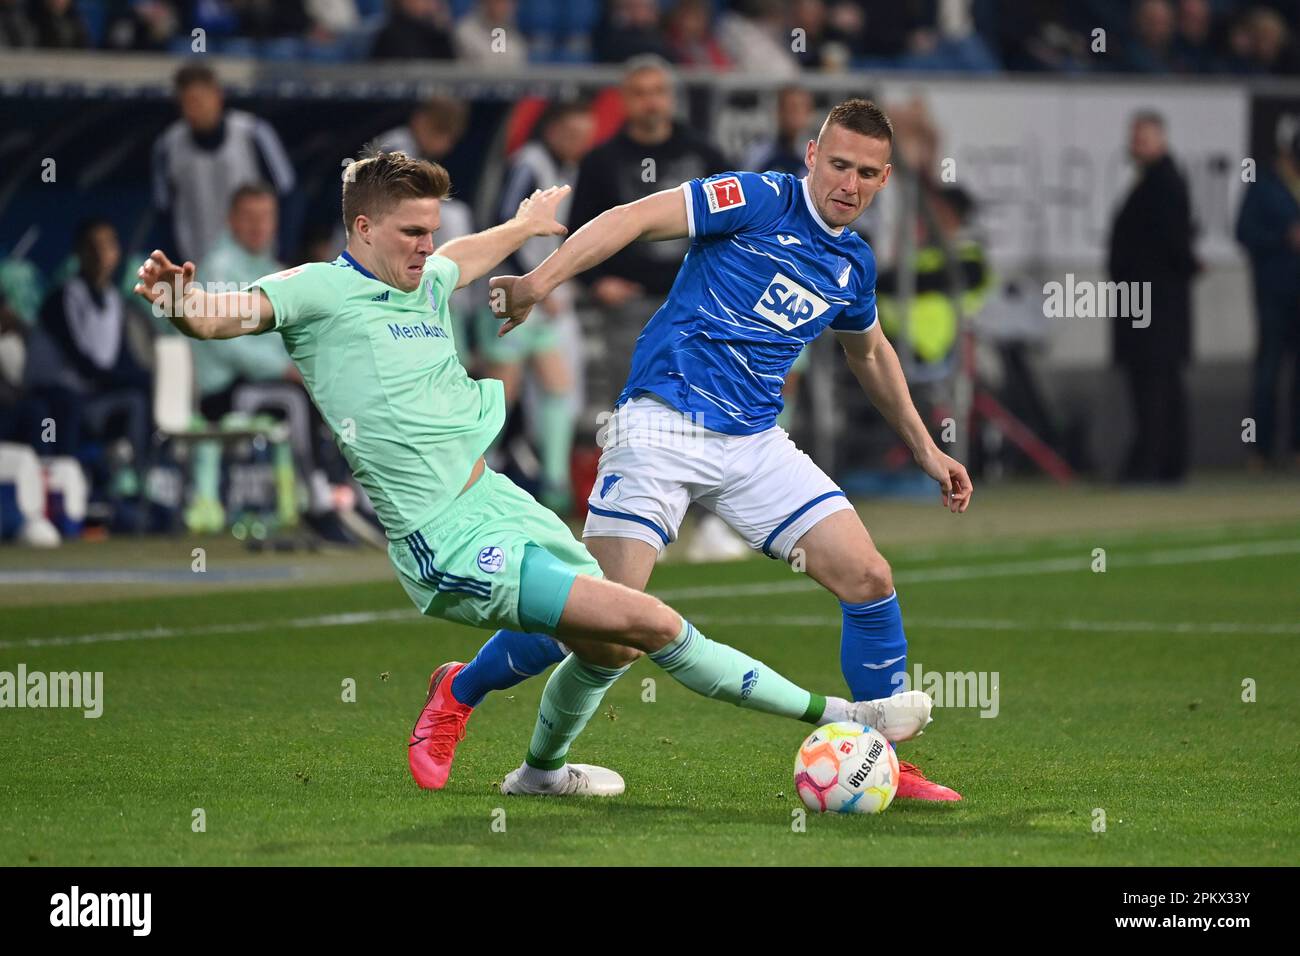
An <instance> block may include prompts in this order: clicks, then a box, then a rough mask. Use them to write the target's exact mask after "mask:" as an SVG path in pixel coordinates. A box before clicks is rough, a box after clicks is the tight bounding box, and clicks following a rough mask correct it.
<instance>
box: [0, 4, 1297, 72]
mask: <svg viewBox="0 0 1300 956" xmlns="http://www.w3.org/2000/svg"><path fill="white" fill-rule="evenodd" d="M195 30H201V31H203V44H204V46H203V50H202V52H214V53H224V54H227V55H240V56H258V57H267V58H275V59H290V60H293V59H312V60H318V61H326V62H328V61H335V62H338V61H348V60H365V59H397V58H401V59H433V60H460V61H465V62H476V63H491V64H492V65H493V66H494V67H499V68H502V69H509V68H510V67H511V66H512V65H521V64H523V63H527V62H532V63H551V62H560V63H621V62H623V61H625V60H626V59H627V58H628V57H631V56H636V55H639V54H644V53H653V54H656V55H658V56H662V57H664V58H665V59H666V60H668V61H669V62H672V63H675V64H678V65H680V66H689V67H699V68H704V69H713V70H742V71H743V70H762V71H765V72H768V73H769V74H770V75H782V76H793V75H795V74H797V73H798V72H799V71H801V70H805V69H807V70H842V69H849V68H854V69H863V68H866V69H889V68H891V67H895V68H900V69H908V70H971V71H982V72H994V71H1000V70H1013V71H1061V72H1078V71H1096V72H1132V73H1202V74H1215V73H1219V74H1222V73H1230V74H1272V75H1296V74H1300V35H1298V31H1300V0H1070V2H1066V0H996V2H995V0H791V2H785V0H608V2H605V3H600V2H597V0H529V2H524V3H519V2H516V0H389V2H387V3H385V2H384V0H0V47H40V48H46V49H79V48H94V49H106V50H142V51H155V52H157V51H165V52H172V53H192V52H200V51H199V50H196V48H195V33H194V31H195ZM1098 30H1100V31H1104V37H1102V36H1100V35H1099V34H1097V33H1096V31H1098ZM497 31H503V32H497ZM792 31H799V33H798V35H797V40H798V42H792V40H793V39H794V37H792Z"/></svg>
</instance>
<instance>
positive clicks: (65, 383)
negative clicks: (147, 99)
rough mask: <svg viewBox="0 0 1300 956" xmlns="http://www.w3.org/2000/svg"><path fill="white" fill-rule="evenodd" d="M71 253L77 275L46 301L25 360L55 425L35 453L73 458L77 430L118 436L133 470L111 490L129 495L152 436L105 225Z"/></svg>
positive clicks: (84, 231) (90, 228)
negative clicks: (74, 256) (124, 442)
mask: <svg viewBox="0 0 1300 956" xmlns="http://www.w3.org/2000/svg"><path fill="white" fill-rule="evenodd" d="M76 252H77V262H78V270H77V274H76V275H75V276H73V277H72V278H70V279H68V281H67V282H65V283H63V284H62V285H60V286H58V287H57V288H55V289H54V290H53V291H51V292H50V294H49V295H48V296H46V298H45V301H44V303H43V304H42V306H41V314H40V321H39V323H38V327H37V329H36V330H35V332H34V334H33V335H32V339H31V343H30V349H29V352H28V356H27V371H26V386H27V388H28V390H29V394H30V395H31V398H32V400H33V402H34V403H36V404H38V405H39V407H40V408H41V409H43V411H44V414H46V415H48V417H49V418H50V419H51V420H52V421H53V423H54V425H55V429H54V432H53V434H52V441H49V442H48V443H42V444H41V445H40V446H39V447H38V448H37V450H38V451H39V452H42V453H49V452H52V453H54V454H58V455H72V456H74V457H75V456H77V455H79V454H80V453H81V452H82V450H83V449H82V441H81V439H82V430H83V426H85V427H86V428H87V429H89V430H94V431H96V432H98V433H100V434H101V435H103V436H106V437H107V436H113V437H116V435H118V434H120V435H121V437H124V438H126V439H127V440H128V441H129V442H130V445H131V452H132V460H133V467H132V468H127V469H122V470H121V472H120V473H119V475H118V477H119V478H121V479H122V481H121V484H122V489H119V490H120V491H121V493H122V494H126V495H134V494H136V493H137V492H138V479H139V478H140V477H141V475H140V474H139V471H138V469H141V468H143V467H144V465H145V463H146V462H147V460H148V455H149V440H150V436H151V434H152V432H153V417H152V416H153V413H152V408H153V405H152V395H153V377H152V375H151V373H150V372H149V370H148V369H147V368H145V367H144V365H142V364H141V363H140V362H139V361H137V359H136V357H135V355H134V352H133V350H132V348H131V343H130V332H129V331H128V324H129V319H128V316H127V306H126V302H125V300H124V299H123V298H122V294H121V293H120V292H119V291H118V289H117V287H116V286H115V285H114V277H115V276H116V275H117V267H118V265H119V263H120V262H121V259H122V255H121V247H120V246H119V244H118V239H117V231H116V229H114V228H113V225H112V223H110V222H108V221H107V220H104V219H90V220H87V221H85V222H83V223H82V224H81V225H80V226H79V227H78V229H77V235H76ZM114 423H120V426H119V427H117V428H114V427H112V426H113V424H114Z"/></svg>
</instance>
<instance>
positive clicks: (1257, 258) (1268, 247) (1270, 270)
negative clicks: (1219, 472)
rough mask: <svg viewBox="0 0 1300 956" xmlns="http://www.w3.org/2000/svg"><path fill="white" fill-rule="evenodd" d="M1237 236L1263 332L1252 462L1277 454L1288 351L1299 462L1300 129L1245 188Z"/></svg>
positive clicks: (1257, 350)
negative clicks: (1292, 361) (1247, 260)
mask: <svg viewBox="0 0 1300 956" xmlns="http://www.w3.org/2000/svg"><path fill="white" fill-rule="evenodd" d="M1237 241H1238V242H1240V243H1241V244H1242V245H1243V246H1245V247H1246V251H1247V252H1248V253H1249V255H1250V268H1251V275H1252V278H1253V279H1254V285H1255V314H1256V315H1257V316H1258V319H1259V337H1258V339H1257V344H1256V346H1255V383H1254V396H1253V403H1252V404H1253V410H1252V414H1253V415H1254V416H1255V442H1256V444H1255V448H1256V449H1257V453H1256V455H1254V456H1252V464H1253V465H1254V466H1255V467H1260V466H1262V465H1263V464H1264V462H1266V461H1267V460H1268V459H1270V458H1271V457H1272V455H1273V447H1274V446H1273V442H1274V437H1275V433H1276V431H1277V415H1276V414H1275V410H1276V408H1277V387H1278V379H1279V378H1280V373H1281V370H1282V357H1283V353H1285V352H1288V351H1289V352H1291V353H1292V354H1293V355H1294V356H1295V360H1296V370H1295V376H1294V378H1293V380H1292V383H1291V452H1292V453H1293V454H1295V455H1296V456H1297V464H1300V133H1297V134H1296V137H1295V138H1294V139H1293V140H1292V141H1291V143H1290V145H1289V147H1288V148H1286V149H1283V150H1282V151H1281V153H1280V154H1279V155H1278V158H1277V164H1276V166H1275V167H1274V168H1273V169H1266V170H1261V172H1260V175H1259V180H1258V181H1257V182H1255V183H1252V184H1251V186H1250V188H1249V189H1247V190H1246V198H1245V199H1244V200H1242V203H1241V214H1240V216H1239V217H1238V218H1237Z"/></svg>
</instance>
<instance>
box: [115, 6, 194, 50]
mask: <svg viewBox="0 0 1300 956" xmlns="http://www.w3.org/2000/svg"><path fill="white" fill-rule="evenodd" d="M105 19H106V22H107V24H108V27H107V29H105V31H104V46H106V47H109V48H110V49H114V50H151V51H154V52H158V51H162V50H166V49H167V46H168V44H169V43H171V40H172V38H173V37H175V36H176V34H177V31H178V30H179V29H180V15H179V13H178V12H177V10H176V4H175V3H174V2H171V0H113V2H112V3H110V4H109V6H108V10H107V15H106V17H105Z"/></svg>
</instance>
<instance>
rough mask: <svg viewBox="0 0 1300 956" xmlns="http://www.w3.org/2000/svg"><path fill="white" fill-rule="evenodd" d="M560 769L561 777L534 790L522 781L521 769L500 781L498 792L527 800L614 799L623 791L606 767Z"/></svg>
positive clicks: (620, 782) (585, 765) (619, 779)
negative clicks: (557, 798) (562, 773)
mask: <svg viewBox="0 0 1300 956" xmlns="http://www.w3.org/2000/svg"><path fill="white" fill-rule="evenodd" d="M564 770H565V774H564V776H563V777H561V778H560V780H559V782H558V783H556V784H555V785H553V786H550V787H538V786H536V785H534V784H533V783H531V782H529V781H528V780H527V779H526V777H525V774H524V767H523V766H521V767H520V768H519V769H518V770H512V771H510V773H508V774H507V775H506V778H505V780H503V781H501V792H502V793H504V794H506V795H507V796H527V797H617V796H618V795H619V794H620V793H622V792H623V789H624V785H623V778H622V777H620V776H619V775H618V774H617V773H615V772H614V771H613V770H609V769H608V768H606V767H596V766H593V765H591V764H589V763H569V764H565V765H564Z"/></svg>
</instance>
